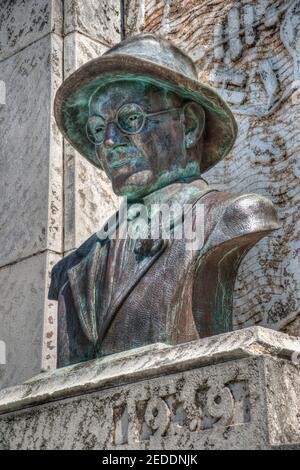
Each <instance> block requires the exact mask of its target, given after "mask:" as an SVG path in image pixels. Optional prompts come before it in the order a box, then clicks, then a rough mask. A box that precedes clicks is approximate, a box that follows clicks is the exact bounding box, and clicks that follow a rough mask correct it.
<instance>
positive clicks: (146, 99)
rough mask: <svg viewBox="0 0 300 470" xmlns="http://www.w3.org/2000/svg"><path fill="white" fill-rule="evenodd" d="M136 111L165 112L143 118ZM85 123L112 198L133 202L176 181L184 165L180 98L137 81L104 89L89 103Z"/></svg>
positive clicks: (185, 156)
mask: <svg viewBox="0 0 300 470" xmlns="http://www.w3.org/2000/svg"><path fill="white" fill-rule="evenodd" d="M124 105H126V106H125V107H124ZM130 105H132V106H130ZM120 110H121V111H120ZM141 110H143V111H144V113H145V114H149V113H156V112H159V111H164V110H170V111H169V112H167V113H163V114H158V115H155V116H148V117H145V118H144V119H143V113H142V112H141ZM89 123H90V124H88V132H91V133H94V134H95V135H96V137H97V136H100V138H99V139H98V140H99V141H100V143H99V144H97V145H96V152H97V155H98V157H99V159H100V160H101V163H102V165H103V168H104V170H105V172H106V173H107V175H108V177H109V178H110V180H111V182H112V185H113V189H114V191H115V193H116V194H118V195H121V196H127V197H128V198H129V199H131V200H135V199H139V198H140V197H143V196H145V195H146V194H149V193H150V192H152V191H155V190H156V189H159V188H161V187H162V186H165V185H167V184H169V183H170V182H172V181H175V180H176V179H178V178H180V175H182V169H184V168H185V167H186V166H187V165H188V161H187V152H186V146H185V123H184V117H183V108H182V99H181V98H180V97H179V96H177V95H175V94H173V93H172V94H171V93H168V92H166V91H165V90H162V89H159V88H157V87H155V86H152V85H148V84H145V83H142V82H130V81H118V82H115V83H112V84H110V85H106V86H104V87H102V88H101V89H100V90H98V91H97V93H96V94H95V95H94V96H93V98H92V100H91V104H90V118H89ZM120 124H121V125H120ZM142 124H143V125H142ZM126 130H129V132H126ZM136 130H138V133H132V131H133V132H135V131H136Z"/></svg>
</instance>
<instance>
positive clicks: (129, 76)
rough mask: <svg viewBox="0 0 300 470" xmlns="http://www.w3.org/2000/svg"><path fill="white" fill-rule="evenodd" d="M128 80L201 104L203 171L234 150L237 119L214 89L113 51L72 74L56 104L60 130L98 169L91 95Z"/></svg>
mask: <svg viewBox="0 0 300 470" xmlns="http://www.w3.org/2000/svg"><path fill="white" fill-rule="evenodd" d="M124 79H126V80H134V81H137V80H142V81H144V82H145V81H147V82H149V83H152V84H155V85H156V86H160V87H163V88H165V89H167V90H169V91H172V92H174V93H177V94H179V95H180V96H182V97H183V98H185V99H187V100H192V101H195V102H197V103H199V104H200V105H201V106H203V108H204V109H205V112H206V129H205V139H204V151H203V154H202V157H201V161H200V169H201V173H204V172H205V171H207V170H208V169H209V168H211V167H212V166H214V165H215V164H216V163H218V162H219V161H220V160H222V158H224V157H225V156H226V155H227V154H228V152H229V151H230V150H231V148H232V146H233V144H234V142H235V139H236V136H237V131H238V128H237V123H236V120H235V118H234V116H233V114H232V112H231V110H230V108H229V107H228V106H227V104H226V103H225V101H223V99H222V98H221V97H220V96H219V95H218V94H217V93H216V91H215V90H214V89H213V88H211V87H209V86H207V85H205V84H203V83H201V82H198V81H197V80H193V79H191V78H189V77H186V76H185V75H182V74H179V73H177V72H175V71H173V70H171V69H169V68H166V67H162V66H160V65H157V64H155V63H153V62H150V61H147V60H144V59H140V58H136V57H133V56H130V55H125V54H123V55H119V54H118V55H117V54H115V55H113V54H112V55H111V56H108V55H106V56H101V57H99V58H97V59H93V60H91V61H90V62H87V63H86V64H85V65H83V66H82V67H80V68H79V69H78V70H77V71H76V72H74V73H73V74H72V75H70V77H68V78H67V79H66V80H65V81H64V83H63V84H62V85H61V87H60V88H59V89H58V91H57V93H56V97H55V103H54V114H55V118H56V122H57V124H58V127H59V129H60V131H61V132H62V133H63V135H64V137H65V138H66V139H67V140H68V141H69V142H70V143H71V145H72V146H73V147H75V149H76V150H77V151H78V152H79V153H81V154H82V155H83V156H84V157H85V158H87V159H88V160H89V161H90V162H91V163H92V164H94V165H95V166H96V167H98V168H101V169H102V165H101V162H100V160H99V158H98V156H97V154H96V151H95V146H94V145H93V144H92V143H91V142H90V141H89V139H88V138H87V135H86V122H87V120H88V117H89V101H90V97H91V96H92V95H93V93H94V92H95V91H96V90H97V89H99V88H100V87H101V86H104V85H105V84H107V83H111V82H114V81H119V80H124Z"/></svg>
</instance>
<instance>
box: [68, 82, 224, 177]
mask: <svg viewBox="0 0 300 470" xmlns="http://www.w3.org/2000/svg"><path fill="white" fill-rule="evenodd" d="M124 80H126V81H133V82H137V83H139V84H143V85H145V86H147V85H149V84H150V85H155V86H158V87H160V88H162V89H164V90H166V91H168V92H173V93H176V94H178V95H179V96H181V97H182V98H184V99H186V100H190V101H194V102H196V103H198V104H200V105H201V106H203V108H204V109H205V110H206V112H209V113H210V114H211V115H214V116H215V117H216V118H217V119H218V120H222V123H223V126H224V128H225V129H226V128H227V132H225V133H224V135H225V136H226V135H227V138H224V139H223V140H222V145H221V146H220V147H219V149H218V152H219V157H218V159H221V158H223V156H224V155H225V154H226V153H227V152H228V149H229V148H230V147H231V146H232V134H233V129H232V122H231V121H230V120H229V119H228V116H227V115H226V113H225V112H224V110H223V109H222V108H220V107H219V106H218V105H217V104H215V103H214V102H213V101H212V100H208V99H207V98H206V97H204V96H203V95H202V94H200V93H196V92H193V91H189V90H188V89H186V88H184V87H183V86H182V85H173V84H170V83H167V82H165V81H163V80H159V79H153V78H150V77H147V76H144V75H132V74H128V73H124V74H119V75H108V76H101V77H99V78H97V79H96V80H93V81H91V82H89V83H86V84H82V85H81V86H80V88H78V89H77V90H76V91H75V92H74V93H72V94H71V95H70V96H69V97H68V98H67V99H66V101H65V104H64V108H63V115H64V127H65V132H66V135H67V137H68V139H69V140H70V141H71V143H72V145H73V146H75V147H76V149H77V150H78V151H79V152H80V153H81V154H82V155H84V156H85V157H86V158H87V159H88V160H89V161H90V162H91V163H92V164H94V165H95V166H97V167H98V168H101V169H103V168H102V165H101V162H100V160H99V158H98V156H97V154H96V152H95V146H94V145H93V144H92V143H91V142H90V141H89V139H88V138H87V135H86V123H87V121H88V118H89V109H90V106H89V105H90V101H91V99H92V97H93V95H94V94H95V93H96V92H98V90H99V89H100V88H102V87H104V86H105V85H108V84H110V83H115V82H119V81H124ZM205 158H206V159H207V160H209V158H210V156H209V155H205ZM180 173H182V172H180ZM197 174H199V171H198V172H197ZM182 176H184V172H183V173H182ZM169 179H170V178H169V177H168V175H166V182H167V181H168V180H169Z"/></svg>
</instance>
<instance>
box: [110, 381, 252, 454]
mask: <svg viewBox="0 0 300 470" xmlns="http://www.w3.org/2000/svg"><path fill="white" fill-rule="evenodd" d="M169 391H173V390H169ZM160 393H161V394H162V396H158V395H157V396H154V397H152V398H150V399H146V400H139V399H138V398H137V397H136V398H135V399H134V400H133V401H132V399H128V403H123V404H122V405H120V406H116V407H114V408H113V413H112V414H113V437H112V442H113V445H115V446H120V445H126V444H128V443H129V442H145V441H149V440H151V439H152V437H154V436H155V438H157V437H159V438H161V437H168V436H170V435H173V434H178V432H180V430H189V431H190V432H192V433H194V432H204V431H209V430H213V429H214V430H215V429H216V428H218V429H219V428H220V429H224V430H225V429H226V428H228V427H230V426H234V425H237V424H243V423H247V422H250V404H249V386H248V382H247V381H244V380H241V381H233V382H228V383H225V384H224V383H222V382H215V381H213V380H210V379H209V380H207V381H205V382H204V383H202V384H197V383H191V382H187V383H186V384H185V385H184V386H183V388H182V389H181V390H180V391H179V392H178V391H177V392H175V393H171V394H168V395H164V390H161V391H160ZM132 405H133V406H132ZM129 407H130V408H131V412H130V410H129Z"/></svg>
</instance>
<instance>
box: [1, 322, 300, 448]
mask: <svg viewBox="0 0 300 470" xmlns="http://www.w3.org/2000/svg"><path fill="white" fill-rule="evenodd" d="M297 443H300V340H299V338H294V337H289V336H287V335H285V334H283V333H278V332H274V331H271V330H266V329H263V328H260V327H253V328H249V329H245V330H241V331H236V332H233V333H227V334H224V335H220V336H216V337H212V338H206V339H202V340H199V341H194V342H191V343H187V344H183V345H179V346H167V345H163V344H155V345H151V346H148V347H145V348H141V349H136V350H132V351H129V352H126V353H122V354H116V355H113V356H110V357H107V358H104V359H98V360H95V361H91V362H87V363H82V364H78V365H75V366H71V367H67V368H64V369H60V370H56V371H53V372H49V373H45V374H42V375H39V376H37V377H35V378H33V379H31V380H30V381H28V382H26V383H25V384H23V385H20V386H17V387H13V388H9V389H6V390H3V391H2V392H1V393H0V448H2V449H122V450H128V449H155V450H158V449H167V450H173V449H189V450H191V449H271V448H300V445H297Z"/></svg>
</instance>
